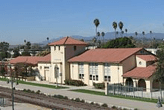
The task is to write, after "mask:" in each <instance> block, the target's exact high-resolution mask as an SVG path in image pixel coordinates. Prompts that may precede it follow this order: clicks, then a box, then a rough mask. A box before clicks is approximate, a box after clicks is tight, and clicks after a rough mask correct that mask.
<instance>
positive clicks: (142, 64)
mask: <svg viewBox="0 0 165 110" xmlns="http://www.w3.org/2000/svg"><path fill="white" fill-rule="evenodd" d="M140 62H141V63H140ZM136 65H137V67H147V63H146V61H145V60H143V59H141V58H139V57H137V56H136Z"/></svg>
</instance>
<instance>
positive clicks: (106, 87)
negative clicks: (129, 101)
mask: <svg viewBox="0 0 165 110" xmlns="http://www.w3.org/2000/svg"><path fill="white" fill-rule="evenodd" d="M105 95H108V83H107V82H105Z"/></svg>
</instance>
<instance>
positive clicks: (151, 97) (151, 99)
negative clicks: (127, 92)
mask: <svg viewBox="0 0 165 110" xmlns="http://www.w3.org/2000/svg"><path fill="white" fill-rule="evenodd" d="M150 93H151V98H150V99H151V100H152V90H151V91H150Z"/></svg>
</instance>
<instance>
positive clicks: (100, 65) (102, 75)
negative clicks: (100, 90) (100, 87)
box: [98, 63, 104, 83]
mask: <svg viewBox="0 0 165 110" xmlns="http://www.w3.org/2000/svg"><path fill="white" fill-rule="evenodd" d="M103 67H104V66H103V63H100V64H99V65H98V76H99V80H98V81H99V82H100V83H101V82H104V71H103Z"/></svg>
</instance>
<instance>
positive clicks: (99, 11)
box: [0, 0, 164, 45]
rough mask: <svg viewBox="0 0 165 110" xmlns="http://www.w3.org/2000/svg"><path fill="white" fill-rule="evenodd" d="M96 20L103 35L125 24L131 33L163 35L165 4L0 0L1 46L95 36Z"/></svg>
mask: <svg viewBox="0 0 165 110" xmlns="http://www.w3.org/2000/svg"><path fill="white" fill-rule="evenodd" d="M96 18H97V19H99V21H100V25H99V26H98V31H100V32H105V33H106V32H114V29H113V27H112V23H113V22H114V21H115V22H117V23H119V22H120V21H122V22H123V24H124V27H123V29H127V30H128V33H135V32H138V33H141V32H142V31H145V33H149V32H150V31H152V32H153V33H164V0H0V42H2V41H6V42H9V43H10V44H11V45H13V44H23V43H24V40H26V41H30V42H32V43H39V42H42V41H45V40H46V38H47V37H49V39H54V38H58V37H65V36H72V35H79V36H84V37H89V36H94V35H95V25H94V23H93V21H94V19H96ZM117 30H118V31H119V28H117Z"/></svg>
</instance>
